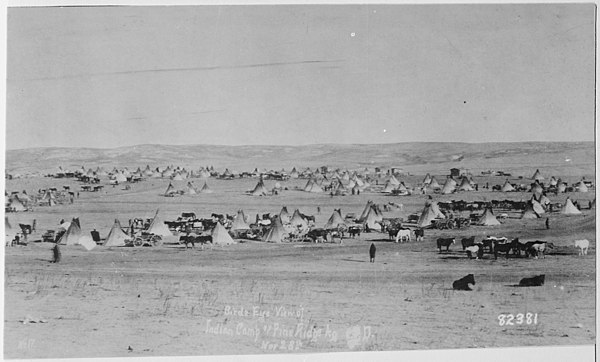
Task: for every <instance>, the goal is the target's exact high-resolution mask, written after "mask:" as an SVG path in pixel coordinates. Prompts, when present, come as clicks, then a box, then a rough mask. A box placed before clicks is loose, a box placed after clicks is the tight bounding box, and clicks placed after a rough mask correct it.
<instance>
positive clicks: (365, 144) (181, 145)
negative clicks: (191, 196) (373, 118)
mask: <svg viewBox="0 0 600 362" xmlns="http://www.w3.org/2000/svg"><path fill="white" fill-rule="evenodd" d="M595 142H596V141H595V140H592V141H493V142H458V141H408V142H384V143H334V142H325V143H307V144H301V145H285V144H271V145H268V144H241V145H226V144H211V143H194V144H192V143H189V144H163V143H140V144H135V145H125V146H116V147H85V146H34V147H25V148H6V149H5V151H6V152H8V151H25V150H34V149H52V148H66V149H90V150H115V149H119V148H133V147H140V146H168V147H171V146H173V147H192V146H214V147H310V146H378V145H397V144H413V143H418V144H426V143H435V144H443V143H451V144H467V145H481V144H498V143H502V144H515V143H595Z"/></svg>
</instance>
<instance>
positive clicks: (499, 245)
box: [437, 236, 590, 259]
mask: <svg viewBox="0 0 600 362" xmlns="http://www.w3.org/2000/svg"><path fill="white" fill-rule="evenodd" d="M455 243H456V238H438V239H437V248H438V250H439V253H441V252H442V248H444V247H445V248H446V252H448V251H450V246H451V245H453V244H455ZM461 244H462V249H463V251H466V252H467V256H468V257H469V258H470V259H471V258H473V256H474V257H475V259H481V258H482V257H483V254H484V253H485V252H488V253H490V254H493V255H494V259H498V254H500V253H502V254H504V255H505V256H506V258H507V259H508V258H509V255H510V253H511V252H512V254H513V256H515V257H518V258H520V257H527V258H529V257H534V258H536V259H537V258H538V257H542V258H546V256H545V252H546V250H548V249H554V248H555V245H554V244H553V243H551V242H548V241H543V240H534V241H527V242H521V241H520V240H519V238H515V239H512V240H510V241H509V240H508V239H507V238H505V237H494V236H488V237H486V238H485V239H483V240H480V241H476V240H475V236H471V237H469V238H463V239H462V240H461ZM589 245H590V242H589V240H587V239H583V240H576V241H575V242H574V245H573V246H574V247H576V248H578V249H579V255H586V254H587V251H588V248H589Z"/></svg>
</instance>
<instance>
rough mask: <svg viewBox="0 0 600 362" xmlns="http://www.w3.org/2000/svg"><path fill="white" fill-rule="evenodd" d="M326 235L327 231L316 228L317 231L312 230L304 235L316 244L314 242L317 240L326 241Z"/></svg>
mask: <svg viewBox="0 0 600 362" xmlns="http://www.w3.org/2000/svg"><path fill="white" fill-rule="evenodd" d="M328 234H329V231H328V230H325V229H321V228H317V229H312V230H310V231H309V232H308V233H306V237H307V238H309V239H311V240H312V241H313V242H315V243H316V242H318V240H319V239H322V240H327V235H328Z"/></svg>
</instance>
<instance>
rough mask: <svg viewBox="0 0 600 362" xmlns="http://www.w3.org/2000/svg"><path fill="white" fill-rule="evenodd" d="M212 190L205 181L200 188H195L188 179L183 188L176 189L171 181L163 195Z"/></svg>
mask: <svg viewBox="0 0 600 362" xmlns="http://www.w3.org/2000/svg"><path fill="white" fill-rule="evenodd" d="M212 193H213V190H212V189H211V188H210V187H209V186H208V184H207V183H206V181H204V185H203V186H202V187H201V188H199V189H198V188H197V187H196V186H195V185H194V182H193V181H188V183H187V185H186V186H185V189H184V190H177V189H175V187H174V186H173V184H172V183H171V182H169V185H168V186H167V189H166V190H165V192H164V194H163V196H169V197H170V196H177V195H198V194H212Z"/></svg>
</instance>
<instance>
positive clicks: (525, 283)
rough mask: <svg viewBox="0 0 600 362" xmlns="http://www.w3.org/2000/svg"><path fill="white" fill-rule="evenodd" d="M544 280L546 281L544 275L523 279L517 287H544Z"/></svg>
mask: <svg viewBox="0 0 600 362" xmlns="http://www.w3.org/2000/svg"><path fill="white" fill-rule="evenodd" d="M545 279H546V275H545V274H542V275H537V276H535V277H531V278H523V279H521V281H520V282H519V286H521V287H540V286H542V285H544V281H545Z"/></svg>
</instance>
